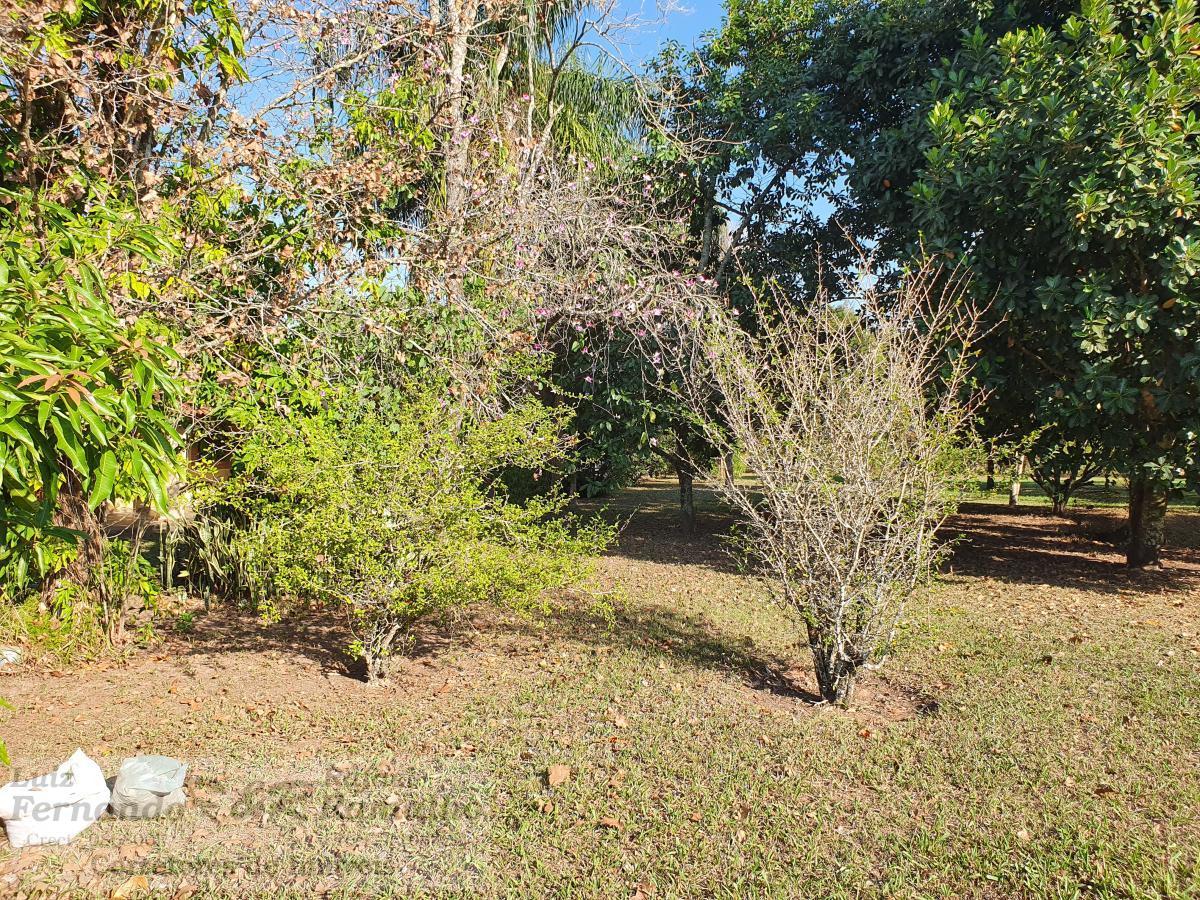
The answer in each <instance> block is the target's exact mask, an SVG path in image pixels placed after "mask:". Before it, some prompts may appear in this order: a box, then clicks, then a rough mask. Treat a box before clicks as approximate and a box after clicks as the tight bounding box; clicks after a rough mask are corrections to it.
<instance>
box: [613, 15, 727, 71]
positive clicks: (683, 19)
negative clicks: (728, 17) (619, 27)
mask: <svg viewBox="0 0 1200 900" xmlns="http://www.w3.org/2000/svg"><path fill="white" fill-rule="evenodd" d="M681 6H682V7H683V10H681V11H678V12H672V13H669V14H668V15H667V21H666V23H665V25H664V27H662V28H657V29H644V30H642V31H639V32H638V33H637V34H636V35H633V36H631V37H632V41H631V45H630V47H629V50H628V52H629V56H630V57H631V60H630V61H631V62H640V61H642V60H644V59H646V58H647V57H650V56H653V55H654V53H655V52H656V51H657V50H658V48H659V47H660V46H662V44H663V43H665V42H666V41H668V40H676V41H679V42H680V43H681V44H683V45H684V46H685V47H690V46H692V45H693V44H694V43H695V42H696V40H697V38H699V37H700V35H701V34H703V33H704V32H706V31H709V30H710V29H713V28H716V27H717V26H718V25H720V24H721V19H722V18H723V17H724V14H725V7H724V4H723V3H721V2H720V0H682V3H681ZM621 9H622V10H624V11H626V12H629V13H640V14H642V15H643V16H645V17H646V18H647V19H657V18H659V13H658V10H657V6H656V0H621Z"/></svg>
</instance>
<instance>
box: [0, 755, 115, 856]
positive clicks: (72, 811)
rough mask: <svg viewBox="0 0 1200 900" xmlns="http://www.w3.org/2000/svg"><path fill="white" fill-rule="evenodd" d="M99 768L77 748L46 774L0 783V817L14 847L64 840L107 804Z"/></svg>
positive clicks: (92, 819)
mask: <svg viewBox="0 0 1200 900" xmlns="http://www.w3.org/2000/svg"><path fill="white" fill-rule="evenodd" d="M108 801H109V791H108V785H107V784H105V782H104V773H103V772H101V771H100V767H99V766H98V765H96V763H95V762H93V761H92V760H91V759H89V758H88V755H87V754H86V753H84V752H83V751H82V750H76V751H75V752H74V753H73V754H72V755H71V758H70V759H68V760H67V761H66V762H65V763H63V764H62V765H61V766H59V767H58V769H56V770H55V771H53V772H51V773H49V774H48V775H41V776H39V777H37V778H30V779H29V780H27V781H14V782H11V783H9V784H6V785H5V786H4V787H3V788H0V819H3V820H4V828H5V830H6V831H7V832H8V840H9V843H11V844H12V845H13V847H18V848H19V847H31V846H34V845H37V844H66V843H69V842H70V841H71V840H72V839H73V838H74V837H75V836H76V835H77V834H79V833H80V832H81V831H83V830H84V829H85V828H87V827H88V826H89V825H91V824H92V823H93V822H95V821H96V820H97V819H98V818H100V816H101V815H103V814H104V810H105V809H106V808H107V807H108Z"/></svg>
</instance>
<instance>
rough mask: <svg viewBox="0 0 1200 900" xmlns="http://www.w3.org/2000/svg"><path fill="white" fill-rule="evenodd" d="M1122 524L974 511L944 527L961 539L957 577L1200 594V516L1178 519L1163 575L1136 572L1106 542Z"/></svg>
mask: <svg viewBox="0 0 1200 900" xmlns="http://www.w3.org/2000/svg"><path fill="white" fill-rule="evenodd" d="M1121 521H1122V518H1121V514H1120V512H1119V511H1112V510H1107V511H1106V510H1086V511H1072V512H1071V513H1070V515H1069V516H1062V517H1060V516H1053V515H1051V514H1049V512H1048V511H1047V510H1043V509H1038V508H1028V507H1016V508H1012V507H1008V506H1004V505H1001V504H992V503H967V504H963V506H962V507H961V508H960V510H959V512H958V515H956V516H954V517H953V518H952V519H951V520H950V521H949V522H948V523H947V524H946V526H945V529H944V530H943V535H944V536H945V537H947V538H950V539H955V540H956V541H957V542H956V544H955V547H954V550H953V555H952V557H951V559H950V563H949V566H950V569H951V571H953V572H954V574H957V575H968V576H979V577H985V578H993V579H995V580H997V581H1004V582H1009V583H1014V584H1044V585H1049V586H1052V587H1068V588H1077V589H1080V590H1088V591H1097V592H1100V593H1106V594H1112V593H1118V592H1125V593H1129V592H1134V593H1155V594H1158V593H1162V592H1176V591H1191V590H1194V589H1196V588H1197V587H1200V553H1197V549H1196V547H1195V532H1196V531H1197V530H1200V516H1198V515H1197V514H1196V513H1194V512H1191V511H1188V510H1179V511H1172V515H1171V518H1170V519H1169V526H1168V534H1167V548H1166V549H1165V551H1164V554H1163V566H1162V567H1161V568H1147V569H1141V570H1137V569H1129V568H1127V567H1126V566H1125V560H1124V554H1123V552H1122V549H1121V547H1120V546H1118V545H1115V544H1114V543H1113V542H1112V541H1111V540H1106V539H1105V535H1106V533H1111V532H1112V531H1113V530H1115V529H1116V528H1117V527H1119V526H1120V524H1121Z"/></svg>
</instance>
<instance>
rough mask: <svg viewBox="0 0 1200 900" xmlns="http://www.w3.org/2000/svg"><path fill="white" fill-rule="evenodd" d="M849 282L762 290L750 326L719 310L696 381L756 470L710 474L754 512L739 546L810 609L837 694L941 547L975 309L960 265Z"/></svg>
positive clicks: (703, 406)
mask: <svg viewBox="0 0 1200 900" xmlns="http://www.w3.org/2000/svg"><path fill="white" fill-rule="evenodd" d="M851 287H852V288H853V291H852V292H851V294H852V296H853V299H852V300H850V301H843V302H841V303H838V304H830V303H828V302H818V303H816V304H814V305H813V306H812V307H811V308H808V309H798V308H796V307H794V306H789V305H786V304H783V305H780V306H779V307H778V308H768V306H767V305H766V304H763V305H762V306H760V308H759V309H758V310H757V312H758V319H759V327H758V328H757V329H756V330H755V333H750V332H747V331H746V330H744V329H743V328H741V327H739V325H738V323H737V321H736V320H735V319H734V317H732V316H731V315H729V314H728V313H725V312H719V313H715V314H713V315H712V316H710V317H708V321H707V322H706V324H705V330H704V332H703V334H702V336H701V342H702V345H703V352H704V354H705V357H706V359H707V366H706V367H704V368H705V372H704V376H705V377H704V378H697V379H695V380H694V382H693V384H692V385H691V388H690V390H691V391H692V393H693V394H694V395H695V397H694V399H695V400H696V401H697V402H695V403H693V408H694V409H695V410H696V411H697V412H698V413H700V412H702V413H703V414H702V416H701V418H702V421H703V427H704V428H705V429H706V431H707V433H708V437H709V439H710V440H711V441H712V442H713V443H714V444H715V445H716V446H717V447H719V448H722V449H724V450H733V449H735V448H736V449H737V451H738V452H739V453H740V454H742V456H743V458H744V460H745V464H746V468H747V470H748V471H749V472H750V473H751V474H752V476H753V478H752V479H750V480H747V481H744V482H737V481H733V480H729V481H726V480H722V479H717V480H714V482H713V487H714V488H715V489H716V490H717V491H719V492H720V493H721V494H722V495H723V496H724V497H725V499H726V500H727V501H728V502H730V503H731V504H732V505H733V506H734V507H735V508H736V509H737V510H738V511H739V512H740V513H741V515H742V517H743V518H744V522H745V530H744V532H743V534H742V540H741V548H742V549H743V550H744V551H745V553H746V554H747V555H748V556H749V557H750V558H752V559H753V560H755V561H757V562H758V563H760V564H761V565H762V566H763V568H764V570H765V571H766V572H767V573H768V574H769V575H771V576H773V577H774V578H775V579H777V581H778V584H779V587H780V590H781V593H782V599H783V600H784V601H785V602H786V603H787V604H789V605H790V606H792V607H794V608H795V609H796V610H798V611H799V613H800V615H801V616H802V618H803V621H804V623H805V625H806V627H807V632H808V644H809V647H810V648H811V650H812V654H813V663H814V667H815V670H816V676H817V682H818V685H819V688H820V692H821V696H822V697H823V698H824V699H825V700H826V701H829V702H831V703H838V704H842V705H848V704H849V703H850V702H851V699H852V696H853V691H854V686H855V680H856V677H857V676H858V674H859V673H860V672H861V671H862V670H864V669H871V668H874V667H876V666H878V665H880V664H881V663H882V662H883V661H884V659H885V658H886V657H887V655H888V652H889V648H890V646H891V644H892V640H893V637H894V635H895V632H896V628H897V625H898V623H899V621H900V618H901V614H902V613H903V610H904V606H905V602H906V600H907V599H908V598H909V596H910V595H911V594H912V593H913V591H914V590H915V589H916V588H917V587H918V586H919V585H920V584H921V583H922V582H923V581H925V580H926V579H927V578H928V577H929V576H930V575H931V573H932V572H933V570H934V567H935V566H936V564H937V563H938V560H939V559H940V557H941V549H940V545H939V542H938V540H937V536H936V532H937V528H938V526H939V525H940V524H941V523H942V521H943V520H944V518H945V516H946V515H947V514H948V512H949V511H950V509H951V507H952V503H953V496H954V490H953V489H954V482H955V478H956V469H957V465H956V463H957V460H959V459H961V450H960V436H961V434H962V432H963V426H964V424H965V417H966V414H967V409H966V407H965V406H964V404H963V403H962V402H961V401H962V388H963V385H964V380H965V378H966V375H967V373H968V363H967V360H968V355H967V353H966V352H964V348H966V347H968V346H969V343H970V338H971V336H972V330H973V323H974V322H975V320H976V316H975V315H974V314H972V313H971V311H970V310H969V309H967V308H966V307H965V304H964V303H963V302H962V299H961V298H962V290H961V288H962V284H961V283H960V278H959V276H958V275H957V273H945V272H943V271H940V270H938V269H936V268H934V267H932V266H931V267H927V268H924V269H921V270H919V271H917V272H915V273H913V274H912V275H910V276H909V277H908V278H907V279H906V280H904V281H903V283H902V284H901V286H900V287H899V288H898V289H897V290H895V291H887V292H884V291H883V290H882V289H880V288H878V287H876V286H873V285H867V286H864V284H863V282H860V281H856V282H855V283H854V284H853V285H852V286H851ZM700 401H703V402H700Z"/></svg>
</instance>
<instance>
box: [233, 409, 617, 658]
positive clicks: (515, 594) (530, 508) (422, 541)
mask: <svg viewBox="0 0 1200 900" xmlns="http://www.w3.org/2000/svg"><path fill="white" fill-rule="evenodd" d="M562 419H563V416H562V415H561V414H559V413H557V412H554V411H551V410H549V409H547V408H545V407H543V406H542V405H540V404H538V403H536V402H533V401H529V402H526V403H524V404H523V405H520V406H517V407H515V408H513V409H511V410H509V411H508V412H506V413H505V414H503V415H501V416H499V417H498V418H495V419H492V420H490V421H485V422H481V423H475V422H472V421H470V420H469V419H468V417H467V416H466V411H465V409H463V408H462V407H460V406H458V405H455V404H452V403H448V402H445V401H440V400H438V399H437V397H436V396H435V395H434V394H433V393H432V392H429V391H421V392H418V393H417V395H416V396H415V397H411V398H409V399H406V400H405V401H403V402H398V403H389V404H386V405H385V406H384V407H383V408H379V407H364V406H363V405H362V404H359V403H356V402H335V403H332V404H330V405H328V406H327V407H326V408H325V409H323V410H322V411H320V412H318V413H315V414H310V415H279V414H264V415H263V416H262V417H261V418H260V420H259V422H258V423H257V425H256V427H255V429H254V431H253V433H252V435H251V437H250V438H249V440H248V443H247V445H246V447H245V448H244V453H243V458H244V461H245V465H246V475H245V476H244V477H243V479H242V483H241V485H240V490H241V491H242V496H243V504H244V506H245V512H246V513H247V520H248V521H250V522H252V523H254V524H253V525H252V526H251V527H250V528H249V529H248V530H247V531H245V532H243V534H242V538H241V541H242V550H243V552H244V554H245V556H246V558H247V559H249V560H251V561H253V563H254V564H255V566H256V568H257V570H258V571H259V572H260V573H261V575H262V577H263V578H264V579H266V580H268V581H269V584H268V585H265V586H264V587H266V588H267V590H265V591H264V593H265V594H267V595H269V596H273V597H276V598H280V599H281V600H283V601H285V602H286V600H287V599H296V600H307V601H318V602H322V603H330V604H335V605H337V606H340V607H342V608H343V609H344V610H345V612H346V613H347V614H348V617H349V621H350V625H351V629H352V632H353V635H354V643H353V645H352V646H351V648H350V649H351V652H352V653H354V654H355V655H356V656H359V657H361V658H363V659H364V660H365V662H366V665H367V677H368V680H371V681H374V680H377V679H380V678H385V677H386V676H387V672H388V663H389V658H390V657H391V656H392V655H393V654H394V653H395V652H396V651H397V650H398V649H399V648H400V647H402V646H403V645H404V644H405V643H406V642H407V641H409V640H410V639H411V629H412V626H413V624H414V623H415V622H417V621H418V620H419V619H421V618H422V617H423V616H426V615H428V614H430V613H433V612H435V611H438V610H444V609H447V608H450V607H458V606H463V605H465V604H471V603H476V602H491V603H498V604H505V605H510V606H521V605H527V604H532V603H536V602H537V598H538V597H539V596H541V595H542V593H543V592H544V591H546V590H548V589H553V588H557V587H562V586H565V585H567V584H570V583H573V582H575V581H577V580H578V579H580V578H581V577H583V576H584V575H585V574H586V572H587V569H588V562H587V558H588V556H590V555H592V554H594V553H596V552H598V551H599V550H600V549H602V548H603V546H604V545H605V544H606V543H607V541H608V540H609V538H610V537H611V532H610V531H609V529H608V528H606V527H605V526H602V525H600V524H597V523H587V524H583V523H579V522H576V521H574V520H573V519H572V518H571V517H570V516H568V515H566V514H565V509H564V507H565V504H566V502H567V501H566V499H565V498H563V497H562V496H560V495H558V494H554V493H551V494H548V495H543V496H538V497H534V498H531V499H529V500H528V501H526V502H525V503H523V504H517V503H515V502H512V501H511V498H510V497H509V496H508V494H507V491H506V490H505V488H504V486H503V480H502V478H501V477H500V476H501V475H502V474H503V473H505V472H506V471H510V470H512V469H514V468H517V469H532V470H537V469H539V468H540V467H542V466H544V465H547V464H549V463H550V462H551V461H553V460H554V459H555V458H557V457H559V456H560V455H561V454H562V451H563V444H562V440H561V437H560V435H561V428H562V425H563V422H562ZM276 608H277V607H276Z"/></svg>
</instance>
